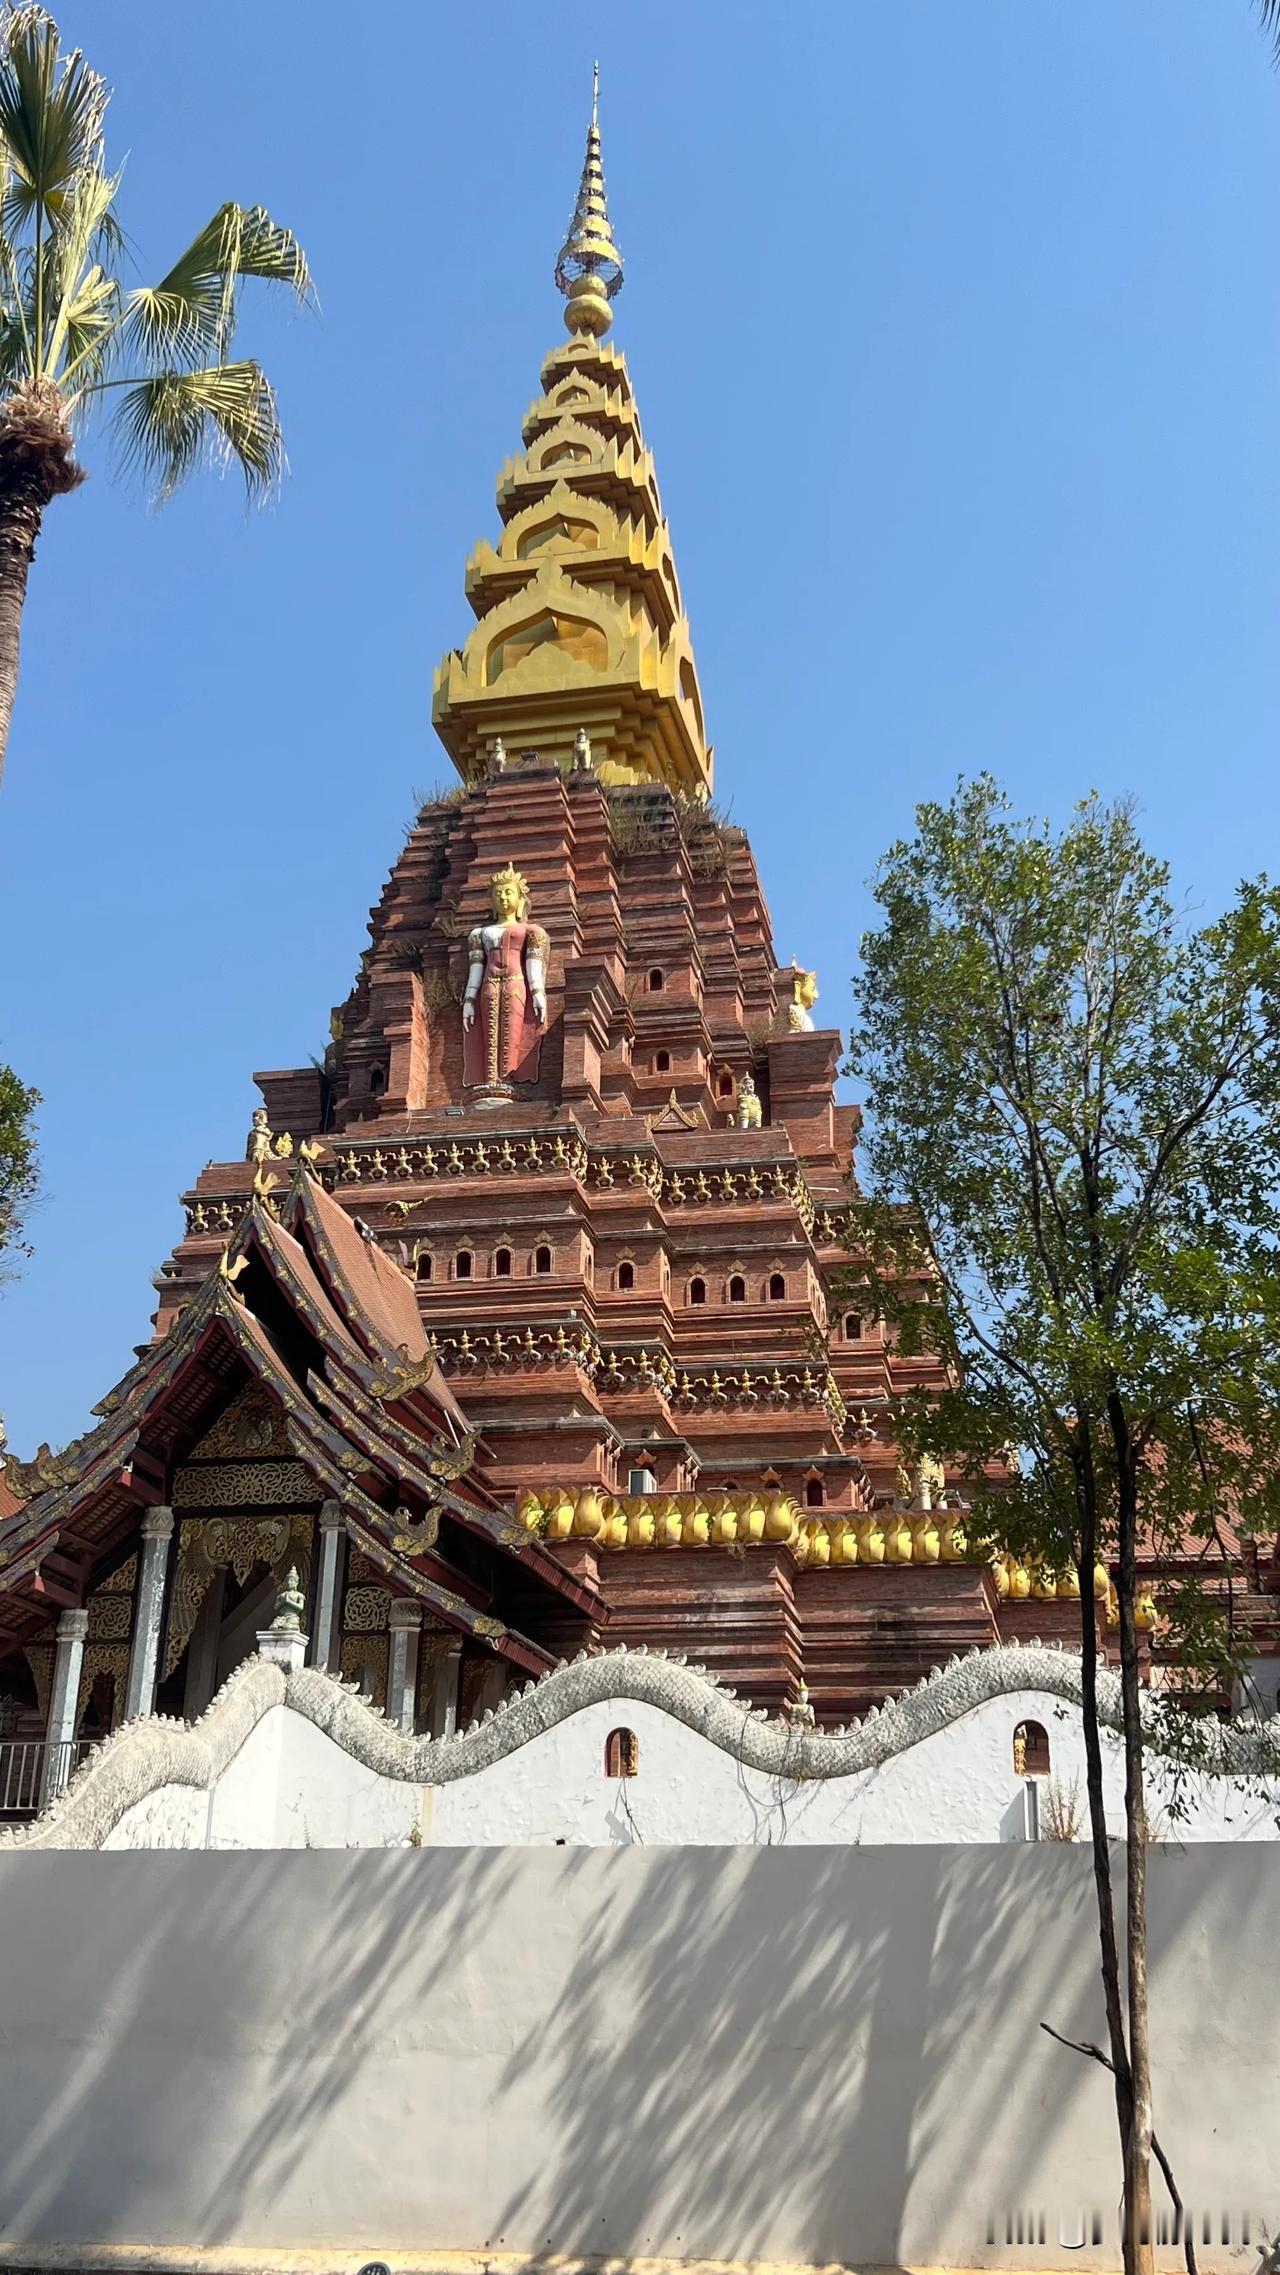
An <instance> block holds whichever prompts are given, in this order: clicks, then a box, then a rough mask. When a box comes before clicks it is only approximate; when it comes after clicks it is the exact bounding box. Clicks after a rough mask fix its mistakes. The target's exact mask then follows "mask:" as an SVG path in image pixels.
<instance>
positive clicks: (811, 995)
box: [787, 956, 818, 1035]
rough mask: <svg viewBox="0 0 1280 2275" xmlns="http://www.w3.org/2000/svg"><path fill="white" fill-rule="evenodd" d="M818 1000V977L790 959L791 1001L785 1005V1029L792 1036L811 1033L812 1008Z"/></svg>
mask: <svg viewBox="0 0 1280 2275" xmlns="http://www.w3.org/2000/svg"><path fill="white" fill-rule="evenodd" d="M817 1000H818V975H817V973H816V972H806V971H804V970H802V968H801V966H800V965H799V964H797V962H796V960H795V958H794V956H793V957H792V959H791V1001H790V1003H789V1004H788V1005H787V1028H788V1031H789V1032H790V1033H791V1034H793V1035H811V1034H812V1033H813V1007H814V1004H815V1003H816V1002H817Z"/></svg>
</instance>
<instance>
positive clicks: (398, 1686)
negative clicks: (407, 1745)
mask: <svg viewBox="0 0 1280 2275" xmlns="http://www.w3.org/2000/svg"><path fill="white" fill-rule="evenodd" d="M387 1624H388V1626H389V1628H390V1630H391V1665H390V1671H389V1673H388V1676H387V1713H388V1715H389V1717H390V1719H391V1720H392V1721H393V1722H396V1723H398V1724H399V1726H400V1728H401V1729H402V1730H403V1731H404V1732H405V1735H406V1736H407V1737H410V1738H411V1737H412V1736H413V1731H414V1724H415V1721H416V1719H417V1709H418V1637H419V1635H420V1633H421V1631H422V1606H421V1604H420V1603H419V1602H418V1601H417V1599H416V1598H415V1597H413V1596H393V1597H392V1599H391V1604H390V1608H389V1610H388V1613H387Z"/></svg>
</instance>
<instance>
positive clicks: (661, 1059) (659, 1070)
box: [653, 1051, 671, 1074]
mask: <svg viewBox="0 0 1280 2275" xmlns="http://www.w3.org/2000/svg"><path fill="white" fill-rule="evenodd" d="M653 1071H654V1073H655V1074H670V1072H671V1053H670V1051H655V1052H654V1057H653Z"/></svg>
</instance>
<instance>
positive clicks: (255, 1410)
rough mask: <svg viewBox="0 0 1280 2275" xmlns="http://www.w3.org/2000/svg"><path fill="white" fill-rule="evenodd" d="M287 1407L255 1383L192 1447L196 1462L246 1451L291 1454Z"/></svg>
mask: <svg viewBox="0 0 1280 2275" xmlns="http://www.w3.org/2000/svg"><path fill="white" fill-rule="evenodd" d="M290 1450H291V1449H290V1445H289V1438H288V1433H287V1431H286V1429H285V1421H284V1409H283V1407H282V1406H281V1405H280V1402H279V1400H278V1399H276V1398H273V1397H272V1395H271V1393H270V1391H269V1390H263V1389H262V1388H261V1386H260V1385H259V1384H258V1383H256V1382H252V1383H249V1384H247V1385H246V1387H245V1389H243V1390H242V1391H241V1392H240V1393H239V1396H238V1397H236V1398H233V1399H232V1401H231V1404H230V1405H229V1406H228V1407H227V1408H226V1409H225V1411H224V1412H223V1413H221V1414H220V1415H219V1416H218V1419H217V1421H216V1422H215V1423H214V1425H213V1428H212V1429H211V1430H209V1431H207V1432H206V1434H205V1436H204V1437H203V1438H201V1440H200V1443H199V1445H197V1446H194V1447H193V1448H192V1451H191V1454H190V1456H189V1459H190V1460H192V1461H213V1460H221V1459H224V1458H226V1457H228V1456H229V1457H230V1458H231V1459H233V1460H235V1459H237V1458H240V1457H243V1456H244V1455H245V1454H269V1453H279V1454H287V1453H288V1452H289V1451H290Z"/></svg>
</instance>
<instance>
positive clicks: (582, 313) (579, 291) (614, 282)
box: [556, 63, 622, 339]
mask: <svg viewBox="0 0 1280 2275" xmlns="http://www.w3.org/2000/svg"><path fill="white" fill-rule="evenodd" d="M599 114H600V66H599V64H598V63H597V64H596V65H595V66H594V68H593V77H592V86H591V124H590V126H589V127H588V128H587V155H586V158H585V160H584V162H583V167H582V179H581V181H580V182H579V184H578V201H577V204H576V205H575V206H574V209H573V219H572V221H571V222H570V223H569V233H568V235H567V237H566V238H565V241H564V243H563V245H562V246H561V247H560V257H559V259H558V260H557V262H556V283H557V285H558V286H559V288H560V290H561V292H563V293H564V295H565V298H566V299H567V301H568V303H569V305H568V307H567V308H566V309H565V312H564V320H565V323H566V324H567V325H568V328H569V330H570V331H571V332H592V333H594V335H595V337H596V338H597V339H600V338H601V337H602V335H603V334H604V333H605V332H607V331H608V329H609V326H610V324H611V323H612V321H613V318H612V313H611V311H610V307H609V302H610V301H611V300H613V299H615V298H616V296H617V295H618V293H619V292H620V291H621V290H622V255H621V253H620V252H619V251H618V248H617V246H616V244H615V243H614V238H613V231H612V229H611V228H610V227H609V207H608V204H607V201H606V198H605V188H604V167H603V165H602V164H601V160H600V126H599Z"/></svg>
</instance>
